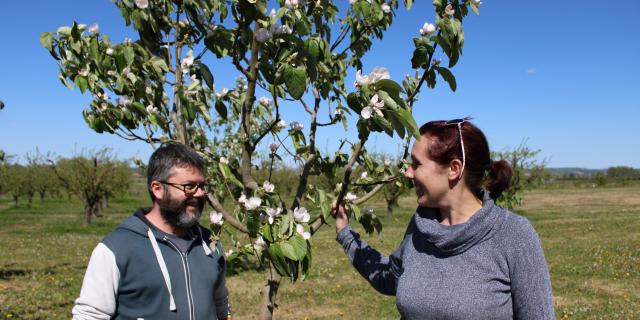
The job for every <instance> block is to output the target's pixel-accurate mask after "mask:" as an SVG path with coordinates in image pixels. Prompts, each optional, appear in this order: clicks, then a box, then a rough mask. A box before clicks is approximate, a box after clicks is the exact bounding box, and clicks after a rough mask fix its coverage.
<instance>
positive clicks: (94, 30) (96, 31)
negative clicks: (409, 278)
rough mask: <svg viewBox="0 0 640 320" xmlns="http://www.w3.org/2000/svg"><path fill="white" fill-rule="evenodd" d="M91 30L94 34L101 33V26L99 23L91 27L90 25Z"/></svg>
mask: <svg viewBox="0 0 640 320" xmlns="http://www.w3.org/2000/svg"><path fill="white" fill-rule="evenodd" d="M89 32H91V33H93V34H98V33H100V26H99V25H98V24H97V23H94V24H92V25H91V27H89Z"/></svg>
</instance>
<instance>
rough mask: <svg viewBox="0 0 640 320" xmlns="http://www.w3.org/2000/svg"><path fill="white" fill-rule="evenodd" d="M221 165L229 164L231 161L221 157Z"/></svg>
mask: <svg viewBox="0 0 640 320" xmlns="http://www.w3.org/2000/svg"><path fill="white" fill-rule="evenodd" d="M220 163H222V164H229V159H227V158H226V157H220Z"/></svg>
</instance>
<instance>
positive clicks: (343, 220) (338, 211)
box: [331, 202, 349, 233]
mask: <svg viewBox="0 0 640 320" xmlns="http://www.w3.org/2000/svg"><path fill="white" fill-rule="evenodd" d="M331 215H332V216H333V217H334V218H335V219H336V233H338V232H340V230H342V229H344V227H346V226H348V225H349V211H348V210H347V208H345V206H344V202H343V203H341V204H340V206H339V207H338V205H337V204H336V203H335V202H333V203H332V204H331Z"/></svg>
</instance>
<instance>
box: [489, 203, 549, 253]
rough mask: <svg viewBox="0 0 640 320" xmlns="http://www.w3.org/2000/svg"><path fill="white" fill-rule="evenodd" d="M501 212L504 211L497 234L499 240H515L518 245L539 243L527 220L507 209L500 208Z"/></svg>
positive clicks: (536, 234)
mask: <svg viewBox="0 0 640 320" xmlns="http://www.w3.org/2000/svg"><path fill="white" fill-rule="evenodd" d="M501 210H503V211H504V216H503V217H504V221H503V223H502V225H501V228H500V230H499V232H498V238H499V239H509V240H514V239H515V240H518V241H517V243H518V244H520V245H521V244H523V242H531V241H535V242H539V241H540V240H539V237H538V233H537V232H536V230H535V229H534V227H533V225H532V224H531V222H530V221H529V219H527V218H526V217H524V216H521V215H519V214H516V213H513V212H511V211H509V210H507V209H503V208H501ZM509 242H512V241H509Z"/></svg>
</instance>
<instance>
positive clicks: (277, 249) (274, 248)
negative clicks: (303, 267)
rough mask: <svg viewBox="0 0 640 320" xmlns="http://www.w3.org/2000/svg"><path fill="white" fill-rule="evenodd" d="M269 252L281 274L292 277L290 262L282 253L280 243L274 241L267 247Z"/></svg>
mask: <svg viewBox="0 0 640 320" xmlns="http://www.w3.org/2000/svg"><path fill="white" fill-rule="evenodd" d="M267 253H268V254H269V258H270V259H271V262H272V263H273V266H274V267H276V270H277V271H278V273H279V274H280V275H281V276H284V277H290V276H291V272H290V271H289V263H288V262H287V260H286V259H285V257H284V254H283V253H282V247H281V246H280V244H278V243H272V244H271V245H270V246H269V249H267Z"/></svg>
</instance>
